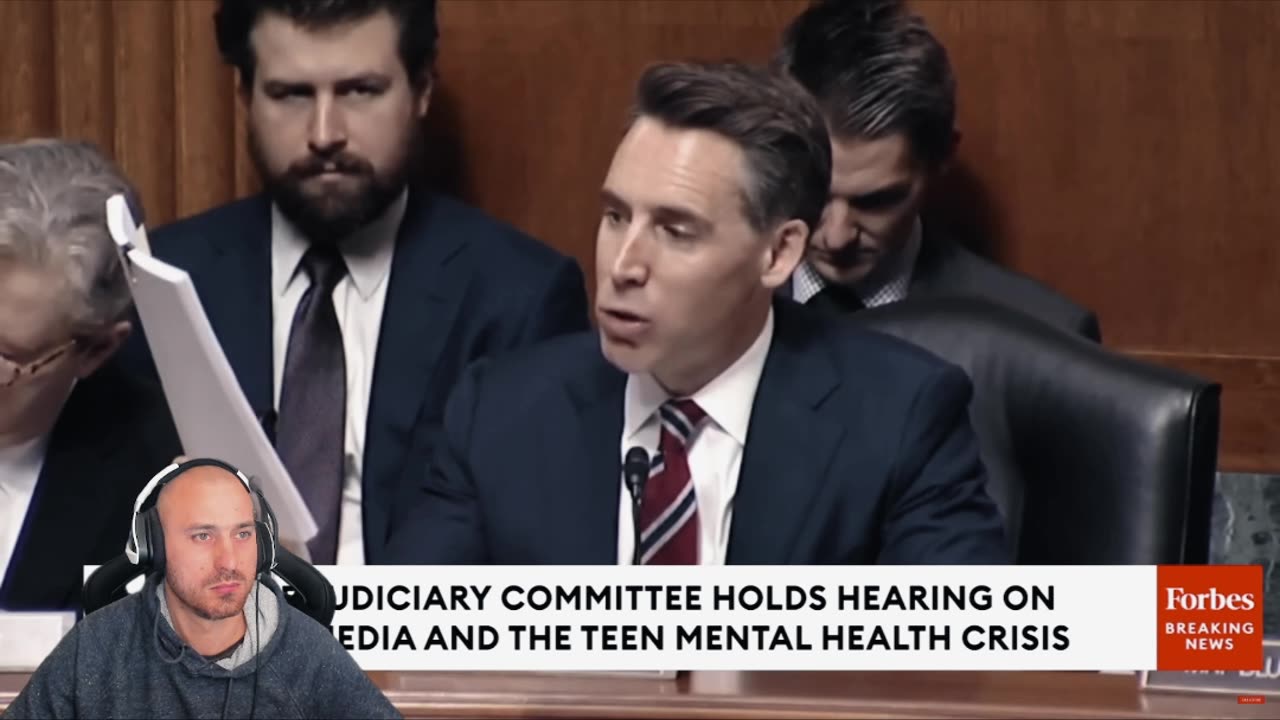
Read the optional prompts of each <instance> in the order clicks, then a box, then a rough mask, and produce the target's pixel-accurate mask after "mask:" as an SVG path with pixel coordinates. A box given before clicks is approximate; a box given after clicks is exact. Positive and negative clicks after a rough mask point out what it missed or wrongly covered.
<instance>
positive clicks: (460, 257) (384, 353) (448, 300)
mask: <svg viewBox="0 0 1280 720" xmlns="http://www.w3.org/2000/svg"><path fill="white" fill-rule="evenodd" d="M464 250H465V238H464V237H462V236H461V235H460V234H458V233H456V232H451V230H450V228H449V227H448V226H447V224H446V223H444V222H442V220H441V218H440V217H439V215H438V214H437V213H436V212H435V207H434V203H432V201H431V196H430V194H428V193H426V192H425V191H418V190H416V189H411V190H410V193H409V203H408V205H407V208H406V210H405V216H404V220H403V222H402V223H401V225H400V230H399V233H398V236H397V240H396V250H395V255H394V259H393V260H392V264H391V276H390V278H389V279H388V283H389V284H388V286H387V298H386V303H385V305H384V309H383V315H382V328H381V330H380V332H379V335H378V349H377V357H376V360H375V363H374V373H373V387H372V390H371V397H370V400H369V414H368V421H367V427H366V430H365V438H366V440H365V453H364V473H363V475H364V477H363V484H364V492H365V498H364V507H365V511H364V525H365V527H364V536H365V543H366V547H368V548H377V547H380V545H381V542H382V538H383V537H384V536H385V534H386V523H387V514H388V511H389V509H390V503H391V502H392V499H393V498H394V497H395V491H396V487H397V481H398V479H399V474H400V473H399V471H400V466H401V464H402V463H401V461H402V459H403V458H402V452H401V449H402V447H407V446H408V440H407V438H409V437H410V436H411V434H412V431H413V427H414V423H415V421H416V420H417V419H418V410H419V408H420V406H421V404H422V400H423V398H424V397H425V396H426V395H427V388H428V386H429V385H430V383H432V382H433V380H434V378H435V376H436V373H435V366H436V364H437V362H438V361H439V358H440V353H441V352H442V351H443V349H444V347H445V343H446V342H447V340H448V339H449V336H450V334H451V333H450V330H451V328H452V327H453V324H454V321H455V320H456V319H457V317H458V313H459V312H460V311H461V310H462V307H463V305H464V301H465V299H466V298H465V295H466V290H467V285H468V283H469V281H470V277H471V274H470V272H468V270H467V268H466V267H458V264H459V262H464V261H466V259H467V255H466V253H465V252H464Z"/></svg>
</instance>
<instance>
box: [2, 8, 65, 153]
mask: <svg viewBox="0 0 1280 720" xmlns="http://www.w3.org/2000/svg"><path fill="white" fill-rule="evenodd" d="M0 28H4V32H5V38H4V42H0V68H3V70H2V71H0V78H3V79H2V80H0V82H2V83H3V85H0V123H3V125H2V126H0V137H19V138H20V137H25V136H27V135H39V134H47V133H51V132H54V131H55V130H56V129H57V122H56V117H55V116H56V113H55V112H54V95H53V92H51V90H52V88H53V61H54V42H53V38H54V35H53V4H52V3H47V2H42V1H41V0H16V1H13V2H0Z"/></svg>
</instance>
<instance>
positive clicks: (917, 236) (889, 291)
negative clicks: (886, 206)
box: [791, 217, 924, 308]
mask: <svg viewBox="0 0 1280 720" xmlns="http://www.w3.org/2000/svg"><path fill="white" fill-rule="evenodd" d="M923 236H924V231H923V228H922V226H921V223H920V218H919V217H916V219H915V224H914V225H913V226H912V228H911V237H909V238H908V239H907V244H906V245H905V246H904V247H903V248H902V254H901V255H899V256H898V257H897V258H896V259H895V260H894V263H895V267H894V269H893V272H891V273H889V275H888V277H886V278H885V279H884V281H883V282H881V283H879V284H878V285H875V286H873V287H863V286H862V285H860V284H859V285H854V286H853V291H854V292H855V293H857V294H858V299H859V300H861V301H862V304H863V305H866V306H867V307H869V308H871V307H877V306H879V305H888V304H889V303H894V302H898V301H899V300H903V299H905V298H906V297H907V291H908V290H910V288H911V277H912V274H913V273H914V272H915V267H916V258H917V257H919V256H920V243H921V242H922V240H923ZM826 286H827V281H826V279H824V278H823V277H822V276H821V275H819V274H818V271H817V270H814V269H813V266H812V265H810V264H809V263H808V262H801V263H800V264H799V265H798V266H796V271H795V274H794V275H793V276H792V278H791V297H792V298H794V299H795V301H796V302H799V303H807V302H809V300H810V299H812V298H813V296H814V295H817V294H818V293H820V292H822V289H823V288H825V287H826Z"/></svg>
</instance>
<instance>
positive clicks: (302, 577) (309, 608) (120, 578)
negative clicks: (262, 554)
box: [82, 548, 337, 627]
mask: <svg viewBox="0 0 1280 720" xmlns="http://www.w3.org/2000/svg"><path fill="white" fill-rule="evenodd" d="M141 574H142V571H141V570H140V569H139V568H138V566H137V565H134V564H133V563H131V562H129V559H128V558H126V557H125V556H124V555H120V556H119V557H117V558H115V559H113V560H111V561H110V562H108V563H107V564H105V565H103V566H101V567H99V568H98V569H97V570H94V571H93V573H92V574H91V575H89V578H88V579H87V580H85V583H84V591H83V593H82V601H83V603H84V614H85V615H88V614H90V613H92V612H94V611H95V610H99V609H101V608H103V607H106V606H107V605H110V604H111V603H113V602H115V601H116V600H119V599H121V598H123V597H124V596H125V595H126V594H127V593H128V590H127V589H126V588H125V586H126V585H128V584H129V583H130V582H132V581H133V579H134V578H136V577H138V576H139V575H141ZM272 574H273V575H276V576H279V577H280V578H281V579H282V580H284V582H285V585H284V586H283V591H284V596H285V599H286V600H288V602H289V604H290V605H292V606H294V607H296V608H298V609H299V610H301V611H302V612H304V613H306V614H307V615H309V616H311V617H312V618H314V619H315V620H316V622H318V623H320V624H321V625H324V626H325V627H328V626H329V623H331V622H333V613H334V610H335V609H336V606H337V596H336V594H335V593H334V590H333V584H332V583H330V582H329V579H328V578H326V577H325V576H324V575H323V574H322V573H321V572H320V571H319V570H317V569H315V567H314V566H313V565H311V564H310V563H308V562H307V561H305V560H303V559H302V558H300V557H298V556H297V555H294V554H293V553H291V552H289V551H288V550H285V549H284V548H279V549H278V554H277V556H276V568H275V570H274V571H272Z"/></svg>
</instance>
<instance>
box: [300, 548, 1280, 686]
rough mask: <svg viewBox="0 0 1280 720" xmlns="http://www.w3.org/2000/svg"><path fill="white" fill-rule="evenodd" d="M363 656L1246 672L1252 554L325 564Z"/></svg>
mask: <svg viewBox="0 0 1280 720" xmlns="http://www.w3.org/2000/svg"><path fill="white" fill-rule="evenodd" d="M320 570H321V571H322V572H323V573H324V574H325V575H326V576H327V577H328V578H329V579H330V581H331V582H332V583H333V585H334V590H335V592H336V595H337V603H338V605H337V611H336V613H335V615H334V618H333V623H332V625H331V627H330V630H331V632H332V633H333V635H334V637H336V638H337V639H338V640H339V642H340V643H341V644H342V645H343V646H344V647H346V648H347V650H348V651H350V653H351V654H352V657H353V658H354V659H355V660H356V662H357V663H359V664H360V666H361V667H362V668H364V669H365V670H440V671H471V670H475V671H568V672H583V671H587V672H593V671H605V672H655V671H657V672H663V671H666V672H670V671H685V670H1113V671H1141V670H1210V671H1212V670H1224V671H1225V670H1261V669H1262V665H1263V653H1262V597H1263V596H1262V580H1263V576H1262V568H1261V566H1256V565H1248V566H1232V565H1215V566H1097V567H1094V566H1064V567H1057V566H1052V567H1051V566H999V567H988V566H945V567H941V566H914V567H908V566H859V567H800V566H789V567H766V566H727V567H723V566H722V567H689V566H684V567H670V566H669V567H641V568H635V567H587V566H555V567H545V566H544V567H531V566H522V567H505V566H501V567H494V566H466V567H462V566H458V567H387V566H382V567H380V566H365V567H356V566H325V567H321V568H320Z"/></svg>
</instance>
